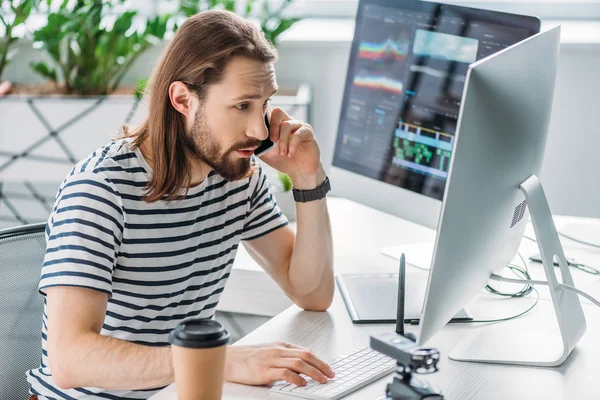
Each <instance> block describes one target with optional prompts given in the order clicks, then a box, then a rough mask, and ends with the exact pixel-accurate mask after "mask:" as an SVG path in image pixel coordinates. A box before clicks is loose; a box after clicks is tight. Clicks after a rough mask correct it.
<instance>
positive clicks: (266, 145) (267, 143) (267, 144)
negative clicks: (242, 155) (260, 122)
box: [254, 114, 275, 157]
mask: <svg viewBox="0 0 600 400" xmlns="http://www.w3.org/2000/svg"><path fill="white" fill-rule="evenodd" d="M265 125H266V126H267V132H268V133H269V136H267V138H266V139H265V140H263V141H262V143H261V145H260V146H258V147H257V148H256V150H254V155H255V156H257V157H260V156H262V155H263V154H265V153H266V152H268V151H269V150H271V149H272V148H273V147H275V143H274V142H272V141H271V137H270V136H271V135H270V133H271V125H270V124H269V118H268V116H267V115H266V114H265Z"/></svg>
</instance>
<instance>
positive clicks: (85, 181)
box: [28, 139, 288, 399]
mask: <svg viewBox="0 0 600 400" xmlns="http://www.w3.org/2000/svg"><path fill="white" fill-rule="evenodd" d="M150 173H151V169H150V166H149V165H148V164H147V162H146V161H145V160H144V157H143V156H142V154H141V152H140V151H139V149H137V148H133V146H132V145H131V143H130V140H128V139H122V140H117V141H114V142H112V143H110V144H108V145H107V146H105V147H103V148H101V149H99V150H97V151H95V152H94V153H92V154H91V155H90V156H89V157H87V158H85V159H83V160H82V161H80V162H79V163H78V164H77V165H76V166H75V167H74V168H73V170H72V171H71V173H70V174H69V176H67V178H66V179H65V181H64V182H63V184H62V185H61V187H60V189H59V191H58V194H57V197H56V202H55V206H54V209H53V211H52V213H51V215H50V218H49V219H48V224H47V228H46V241H47V248H46V255H45V258H44V264H43V266H42V272H41V279H40V284H39V289H40V292H41V293H42V294H44V295H45V291H46V289H47V288H49V287H53V286H77V287H85V288H90V289H93V290H98V291H101V292H104V293H107V294H108V295H109V300H108V308H107V311H106V317H105V319H104V324H103V326H102V331H101V334H102V335H106V336H111V337H114V338H118V339H123V340H127V341H130V342H133V343H138V344H141V345H146V346H167V345H168V344H169V343H168V333H169V332H170V331H171V330H172V329H173V328H174V327H175V326H176V325H177V324H178V323H179V322H181V321H183V320H184V319H187V318H192V317H200V318H210V317H212V316H213V314H214V312H215V307H216V305H217V303H218V301H219V296H220V294H221V292H222V291H223V288H224V286H225V283H226V281H227V278H228V277H229V274H230V271H231V267H232V264H233V260H234V257H235V254H236V250H237V248H238V245H239V243H240V241H241V240H252V239H255V238H257V237H260V236H262V235H265V234H267V233H269V232H272V231H274V230H276V229H278V228H280V227H282V226H284V225H286V224H287V223H288V222H287V220H286V218H285V217H284V216H283V215H282V213H281V211H280V210H279V207H277V204H276V203H275V201H274V199H273V197H272V195H271V193H270V191H269V187H268V183H267V178H266V176H265V174H264V172H263V171H262V169H261V168H260V167H259V168H257V171H256V172H255V174H254V175H253V176H251V177H250V178H246V179H243V180H239V181H234V182H230V181H227V180H225V179H223V178H222V177H221V176H219V175H218V174H216V173H214V171H213V172H211V173H210V174H209V175H208V177H207V178H206V179H205V180H204V181H203V182H202V183H201V184H200V185H198V186H196V187H193V188H191V189H190V190H189V192H188V193H187V195H186V197H185V198H183V199H181V200H176V201H172V202H170V203H167V202H164V201H158V202H155V203H146V202H144V201H143V200H142V197H143V196H144V194H145V193H146V191H145V186H146V183H147V181H148V179H149V174H150ZM47 326H48V316H47V313H46V309H45V307H44V315H43V324H42V359H41V365H40V368H37V369H33V370H30V371H29V372H28V381H29V383H30V384H31V392H32V394H36V395H37V396H38V397H39V398H40V399H146V398H148V397H150V396H152V395H153V394H154V393H155V392H156V391H157V390H158V389H155V390H142V391H114V390H112V391H107V390H101V389H98V388H89V387H88V388H76V389H71V390H62V389H60V388H59V387H58V386H57V385H56V384H55V383H54V381H53V379H52V372H51V371H50V367H49V363H48V352H47V343H46V337H47Z"/></svg>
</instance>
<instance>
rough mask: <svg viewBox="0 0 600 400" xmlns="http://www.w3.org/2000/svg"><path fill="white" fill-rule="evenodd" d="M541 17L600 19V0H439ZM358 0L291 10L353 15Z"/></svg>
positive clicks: (323, 1) (298, 4)
mask: <svg viewBox="0 0 600 400" xmlns="http://www.w3.org/2000/svg"><path fill="white" fill-rule="evenodd" d="M438 1H439V2H440V3H451V4H456V5H461V6H466V7H476V8H486V9H490V10H497V11H504V12H510V13H517V14H527V15H536V16H538V17H540V18H542V19H563V20H564V19H588V20H589V19H600V0H453V1H448V0H438ZM357 7H358V0H296V1H295V3H294V5H293V6H292V7H290V11H291V12H295V13H298V14H299V15H302V16H306V17H339V18H354V17H355V15H356V10H357Z"/></svg>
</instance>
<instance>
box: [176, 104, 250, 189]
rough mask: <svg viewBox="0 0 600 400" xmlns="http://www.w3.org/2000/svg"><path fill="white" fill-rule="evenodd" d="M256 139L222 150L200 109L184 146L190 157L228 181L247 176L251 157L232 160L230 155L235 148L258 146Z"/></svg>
mask: <svg viewBox="0 0 600 400" xmlns="http://www.w3.org/2000/svg"><path fill="white" fill-rule="evenodd" d="M260 144H261V142H260V140H258V139H254V140H253V139H249V140H248V141H246V142H243V143H238V144H235V145H233V146H231V147H230V148H229V149H227V150H226V151H222V146H221V145H220V144H219V142H218V141H217V139H216V137H215V134H213V133H212V132H211V131H210V129H209V128H208V124H207V123H206V119H205V118H204V116H203V113H202V109H199V110H198V111H197V112H196V116H195V119H194V125H193V126H192V130H191V132H189V134H188V135H187V137H186V148H187V150H188V153H189V154H191V155H192V157H195V158H197V159H198V160H200V161H202V162H203V163H205V164H207V165H208V166H209V167H211V168H212V169H213V170H214V171H215V172H216V173H217V174H219V175H221V176H222V177H223V178H225V179H227V180H228V181H237V180H240V179H243V178H245V177H247V176H248V174H249V172H250V168H251V166H252V159H251V158H240V159H237V160H234V161H232V160H231V159H230V156H231V154H232V153H234V152H235V151H237V150H240V149H246V148H249V147H258V146H260Z"/></svg>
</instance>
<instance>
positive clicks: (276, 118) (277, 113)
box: [269, 108, 292, 142]
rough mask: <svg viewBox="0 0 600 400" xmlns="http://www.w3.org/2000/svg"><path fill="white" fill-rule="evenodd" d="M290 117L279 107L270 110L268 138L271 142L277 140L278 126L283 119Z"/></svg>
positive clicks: (286, 119)
mask: <svg viewBox="0 0 600 400" xmlns="http://www.w3.org/2000/svg"><path fill="white" fill-rule="evenodd" d="M290 119H292V118H291V117H290V116H289V115H287V114H286V113H285V111H283V110H282V109H281V108H274V109H273V110H271V116H270V118H269V125H271V132H270V139H271V141H273V142H277V141H279V126H280V125H281V123H282V122H283V121H288V120H290Z"/></svg>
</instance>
